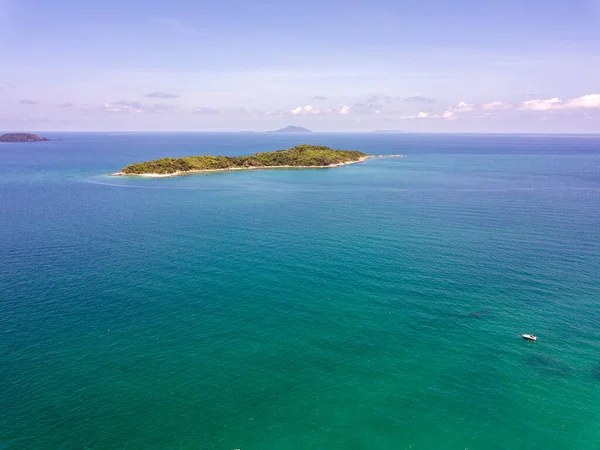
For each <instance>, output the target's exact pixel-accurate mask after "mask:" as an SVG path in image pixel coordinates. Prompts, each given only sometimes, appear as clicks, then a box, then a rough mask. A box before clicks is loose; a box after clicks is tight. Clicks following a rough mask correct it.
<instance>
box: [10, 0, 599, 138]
mask: <svg viewBox="0 0 600 450" xmlns="http://www.w3.org/2000/svg"><path fill="white" fill-rule="evenodd" d="M287 125H296V126H304V127H307V128H310V129H312V130H314V131H324V132H326V131H333V132H347V131H357V132H358V131H373V130H401V131H405V132H459V133H465V132H466V133H477V132H493V133H505V132H506V133H515V132H516V133H598V132H600V0H569V1H567V0H560V1H559V0H543V1H542V0H501V1H500V0H486V1H481V0H477V1H474V0H454V1H452V2H449V1H447V0H368V1H367V0H319V1H317V0H304V1H298V0H294V1H289V0H278V1H277V0H253V1H250V0H218V1H213V0H170V1H168V2H165V1H164V0H119V1H117V0H87V1H81V0H52V1H48V0H0V131H104V130H107V131H246V130H247V131H261V130H271V129H277V128H281V127H284V126H287Z"/></svg>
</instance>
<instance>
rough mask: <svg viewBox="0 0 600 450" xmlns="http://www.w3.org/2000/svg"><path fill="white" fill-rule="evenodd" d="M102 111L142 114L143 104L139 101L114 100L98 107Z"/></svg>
mask: <svg viewBox="0 0 600 450" xmlns="http://www.w3.org/2000/svg"><path fill="white" fill-rule="evenodd" d="M98 109H99V110H100V111H103V112H107V113H128V114H141V112H142V104H141V103H139V102H126V101H120V102H114V103H104V104H102V105H100V107H99V108H98Z"/></svg>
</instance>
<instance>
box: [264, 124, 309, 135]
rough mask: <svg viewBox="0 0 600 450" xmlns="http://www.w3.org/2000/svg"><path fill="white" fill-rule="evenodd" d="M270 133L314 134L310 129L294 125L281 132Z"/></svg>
mask: <svg viewBox="0 0 600 450" xmlns="http://www.w3.org/2000/svg"><path fill="white" fill-rule="evenodd" d="M269 133H312V130H309V129H308V128H303V127H295V126H294V125H289V126H287V127H285V128H281V129H279V130H273V131H269Z"/></svg>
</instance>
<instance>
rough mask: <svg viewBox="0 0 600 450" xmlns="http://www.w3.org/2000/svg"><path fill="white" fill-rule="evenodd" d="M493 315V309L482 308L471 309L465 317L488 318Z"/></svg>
mask: <svg viewBox="0 0 600 450" xmlns="http://www.w3.org/2000/svg"><path fill="white" fill-rule="evenodd" d="M493 315H494V311H493V310H491V309H482V310H480V311H473V312H470V313H469V314H467V317H469V318H471V319H488V318H489V317H491V316H493Z"/></svg>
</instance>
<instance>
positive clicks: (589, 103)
mask: <svg viewBox="0 0 600 450" xmlns="http://www.w3.org/2000/svg"><path fill="white" fill-rule="evenodd" d="M565 108H600V94H588V95H584V96H582V97H578V98H573V99H571V100H567V101H566V102H565Z"/></svg>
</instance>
